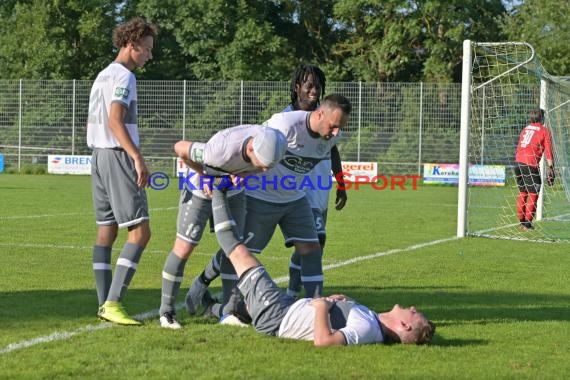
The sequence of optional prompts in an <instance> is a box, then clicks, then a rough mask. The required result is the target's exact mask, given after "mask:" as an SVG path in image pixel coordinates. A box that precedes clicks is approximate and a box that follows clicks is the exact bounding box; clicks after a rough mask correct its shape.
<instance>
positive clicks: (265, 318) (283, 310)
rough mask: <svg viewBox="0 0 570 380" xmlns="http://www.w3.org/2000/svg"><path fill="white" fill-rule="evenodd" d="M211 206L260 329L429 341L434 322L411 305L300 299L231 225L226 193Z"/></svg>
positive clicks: (320, 339)
mask: <svg viewBox="0 0 570 380" xmlns="http://www.w3.org/2000/svg"><path fill="white" fill-rule="evenodd" d="M212 209H213V214H214V224H215V226H216V235H217V238H218V241H219V242H220V244H221V245H222V248H223V249H224V252H225V253H226V256H227V257H228V258H229V259H230V261H231V263H232V264H233V266H234V268H235V270H236V273H237V275H238V276H239V282H238V288H239V290H240V292H241V293H242V294H243V296H244V300H245V304H246V307H247V310H248V312H249V314H250V316H251V321H252V324H253V326H254V327H255V329H256V330H257V331H258V332H260V333H263V334H267V335H275V336H278V337H281V338H291V339H302V340H312V341H313V343H314V345H315V346H332V345H348V344H370V343H416V344H425V343H429V342H430V341H431V339H432V337H433V334H434V332H435V325H434V324H433V323H432V322H431V321H429V320H428V319H427V318H426V317H425V316H424V315H423V314H422V313H419V312H418V311H417V310H416V308H415V307H413V306H412V307H408V308H402V307H400V306H399V305H394V307H393V308H392V310H390V311H387V312H383V313H376V312H374V311H372V310H370V309H369V308H367V307H366V306H364V305H361V304H359V303H357V302H355V301H354V300H352V299H350V298H348V297H346V296H344V295H338V294H337V295H332V296H328V297H319V298H314V299H311V298H303V299H300V300H295V299H294V298H292V297H291V296H288V295H287V294H286V293H285V292H284V291H282V290H281V289H280V288H279V287H278V286H277V285H276V284H275V282H274V281H273V280H272V279H271V277H270V276H269V274H268V273H267V271H266V270H265V268H264V267H263V265H261V263H260V262H259V261H258V260H257V258H256V257H255V256H254V255H252V254H251V253H250V252H249V250H248V249H247V247H246V246H245V245H244V244H243V243H241V242H240V241H239V239H238V236H239V234H238V233H237V232H238V231H237V230H236V229H232V228H231V223H228V221H231V215H230V213H229V207H228V203H227V198H226V194H225V193H223V192H221V191H214V192H213V198H212ZM223 226H227V227H223Z"/></svg>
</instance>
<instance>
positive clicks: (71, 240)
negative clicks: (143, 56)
mask: <svg viewBox="0 0 570 380" xmlns="http://www.w3.org/2000/svg"><path fill="white" fill-rule="evenodd" d="M176 187H177V186H176V181H175V180H174V181H173V182H171V185H170V187H169V188H167V189H166V190H163V191H154V190H148V197H149V205H150V207H151V229H152V232H153V236H152V239H151V242H150V244H149V246H148V247H147V250H146V251H145V254H144V255H143V258H142V260H141V262H140V264H139V266H138V271H137V273H136V275H135V277H134V279H133V282H132V283H131V286H130V288H129V290H128V292H127V295H126V297H125V301H124V303H125V306H126V308H127V310H128V311H129V313H130V314H132V315H146V316H149V318H148V319H146V320H145V322H144V325H143V326H141V327H120V326H113V327H109V325H108V324H103V323H101V322H99V321H97V319H96V311H97V299H96V294H95V290H94V279H93V274H92V271H91V247H92V244H93V242H94V238H95V223H94V216H93V210H92V204H91V191H90V178H89V177H85V176H55V175H11V174H0V378H2V379H44V378H45V379H66V378H70V379H91V378H93V379H102V378H106V379H107V378H108V379H138V378H145V379H160V378H165V379H166V378H171V379H172V378H174V379H177V378H190V379H218V378H228V379H234V378H235V379H243V378H263V379H292V378H301V379H328V378H330V379H339V378H355V379H356V378H386V379H390V378H398V379H419V378H429V379H497V378H500V379H562V378H567V376H568V374H569V373H570V364H569V363H570V361H569V360H568V358H569V357H570V342H569V340H570V339H569V338H570V281H568V270H569V268H570V254H569V246H568V245H565V244H545V243H542V244H539V243H528V242H518V241H506V240H491V239H484V238H465V239H461V240H457V239H455V238H454V236H455V233H456V216H457V189H456V188H454V187H441V186H424V185H420V186H419V187H418V188H417V190H415V191H414V190H411V186H410V187H408V189H407V190H405V191H404V190H394V191H389V190H384V191H377V190H373V189H372V188H370V187H369V186H363V187H362V188H361V189H360V190H355V189H351V190H349V194H348V195H349V200H348V203H347V206H346V208H345V209H344V210H342V211H340V212H338V211H335V210H334V208H333V207H332V202H333V201H334V194H333V196H332V197H331V198H333V199H331V209H330V210H329V219H328V228H327V230H328V240H327V247H326V249H325V255H324V264H325V266H326V271H325V287H326V289H327V292H342V293H346V294H348V295H350V296H353V297H355V298H356V299H357V300H359V301H361V302H362V303H364V304H366V305H368V306H370V307H371V308H372V309H374V310H376V311H383V310H386V309H388V308H390V307H391V306H392V305H393V304H394V303H400V304H402V305H410V304H414V305H416V306H417V307H418V308H419V309H421V310H422V311H424V312H425V313H426V315H427V316H428V317H429V318H430V319H432V320H433V321H434V322H435V323H436V324H437V332H436V337H435V339H434V342H433V344H432V345H430V346H402V345H396V346H383V345H374V346H357V347H328V348H320V349H317V348H314V347H313V346H312V345H311V344H310V343H308V342H300V341H289V340H282V339H278V338H273V337H266V336H262V335H259V334H257V333H255V332H254V331H253V330H252V329H250V328H238V327H233V326H222V325H218V324H216V323H215V321H212V320H209V319H206V318H204V317H196V316H188V315H187V314H186V312H185V311H184V310H183V309H181V310H180V311H179V315H178V316H179V320H180V322H181V323H182V324H183V325H184V328H183V329H182V330H178V331H171V330H164V329H161V328H160V327H159V325H158V317H157V309H158V307H159V304H160V286H161V271H162V266H163V264H164V260H165V258H166V256H167V254H168V252H169V251H170V248H171V246H172V242H173V239H174V236H175V225H176V215H177V202H178V191H177V189H176ZM124 239H125V233H124V232H121V233H120V235H119V238H118V241H117V243H116V245H115V250H114V258H115V257H116V255H117V253H118V248H119V247H121V246H122V243H123V242H124ZM215 249H216V242H215V237H214V235H211V234H208V233H207V234H205V236H204V239H203V241H202V243H201V244H200V245H199V246H198V248H197V249H196V251H195V252H194V254H193V255H192V257H191V258H190V260H189V261H188V264H187V266H186V272H185V281H184V283H183V286H182V289H181V292H180V295H179V298H180V299H179V301H180V302H182V301H183V296H184V294H185V292H186V290H187V288H188V286H189V284H190V281H191V279H192V278H193V277H194V276H195V275H197V274H198V273H199V272H200V271H201V269H202V268H203V266H204V264H205V263H206V261H207V260H209V258H210V255H211V254H212V253H213V252H214V251H215ZM290 253H291V252H290V251H289V250H287V249H285V248H284V246H283V238H282V236H281V234H280V232H277V233H276V234H275V236H274V239H273V240H272V242H271V244H270V246H269V247H268V248H267V249H266V250H265V251H264V252H263V253H262V254H261V256H260V259H261V261H262V262H263V263H264V264H265V265H266V266H267V268H268V270H269V272H270V273H271V274H272V275H273V276H274V277H275V278H278V279H281V282H280V285H282V286H285V282H284V281H283V279H284V278H285V277H286V276H287V264H288V260H289V256H290ZM219 287H220V283H219V281H216V282H214V284H213V288H214V291H215V290H217V289H218V290H219Z"/></svg>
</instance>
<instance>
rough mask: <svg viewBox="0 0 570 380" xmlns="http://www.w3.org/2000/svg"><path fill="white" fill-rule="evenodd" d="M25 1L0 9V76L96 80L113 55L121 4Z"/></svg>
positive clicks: (92, 0) (89, 0) (85, 0)
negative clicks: (98, 73)
mask: <svg viewBox="0 0 570 380" xmlns="http://www.w3.org/2000/svg"><path fill="white" fill-rule="evenodd" d="M120 3H122V1H109V0H67V1H63V0H27V1H18V2H14V1H12V2H7V3H5V4H3V6H2V7H0V55H1V56H2V58H3V59H2V60H0V78H2V79H20V78H25V79H92V78H93V77H94V76H95V75H96V74H97V72H98V71H100V70H101V67H103V66H104V65H105V64H106V63H107V62H108V61H109V57H110V56H111V55H112V43H111V32H112V29H113V27H114V26H115V19H116V12H117V9H118V8H117V6H118V4H120Z"/></svg>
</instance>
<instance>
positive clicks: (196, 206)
mask: <svg viewBox="0 0 570 380" xmlns="http://www.w3.org/2000/svg"><path fill="white" fill-rule="evenodd" d="M234 194H235V195H233V194H232V196H229V197H228V204H229V208H230V213H231V215H232V218H233V219H234V220H235V222H236V226H237V229H238V231H239V232H240V234H242V233H243V227H244V224H245V191H241V192H238V193H234ZM211 215H212V201H211V200H210V199H205V198H201V197H198V196H196V195H195V194H193V193H192V191H190V190H187V189H184V190H182V193H181V194H180V203H179V206H178V220H177V223H176V237H178V238H180V239H182V240H184V241H187V242H188V243H190V244H192V245H198V243H199V242H200V240H201V239H202V234H203V233H204V228H205V226H206V223H207V222H208V219H210V216H211ZM240 237H241V236H240Z"/></svg>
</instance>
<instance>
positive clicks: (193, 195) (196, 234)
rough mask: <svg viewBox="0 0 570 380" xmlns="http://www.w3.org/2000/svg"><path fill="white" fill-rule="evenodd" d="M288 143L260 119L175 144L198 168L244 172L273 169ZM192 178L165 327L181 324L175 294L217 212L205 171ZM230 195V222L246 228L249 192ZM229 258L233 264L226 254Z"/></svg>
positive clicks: (169, 264)
mask: <svg viewBox="0 0 570 380" xmlns="http://www.w3.org/2000/svg"><path fill="white" fill-rule="evenodd" d="M286 148H287V140H286V139H285V136H284V135H283V134H282V133H281V132H279V131H278V130H276V129H272V128H266V127H263V126H260V125H240V126H237V127H233V128H228V129H224V130H222V131H220V132H218V133H216V134H215V135H214V136H212V137H211V138H210V139H209V140H208V142H207V143H205V144H204V143H199V142H192V141H184V140H182V141H179V142H177V143H176V145H175V146H174V150H175V151H176V154H177V155H178V156H179V157H181V158H182V159H183V160H184V162H185V163H186V164H187V165H188V166H189V167H190V168H191V169H192V170H193V171H194V172H195V173H204V174H212V175H237V176H241V177H244V176H247V175H248V174H253V173H258V172H262V171H266V170H269V169H270V168H272V167H273V166H274V165H276V164H277V163H278V162H279V160H281V158H282V157H283V154H284V153H285V149H286ZM190 180H191V183H188V184H186V186H185V188H184V189H183V190H182V194H181V198H180V205H179V209H178V221H177V227H176V239H175V241H174V245H173V247H172V250H171V252H170V254H169V255H168V257H167V259H166V262H165V263H164V268H163V270H162V293H161V294H162V295H161V303H160V310H159V312H160V325H161V327H164V328H171V329H179V328H181V327H182V326H181V325H180V323H179V322H178V321H177V320H176V309H175V304H176V296H177V294H178V291H179V289H180V284H181V282H182V280H183V278H184V267H185V266H186V261H187V260H188V258H189V257H190V254H191V253H192V251H193V250H194V248H195V247H196V246H197V245H198V243H199V242H200V240H201V238H202V234H203V232H204V227H205V225H206V222H207V221H208V219H209V218H210V216H211V215H212V201H211V200H210V197H209V195H206V194H205V192H206V193H210V192H211V190H212V189H211V188H208V189H206V188H204V186H202V183H203V182H204V181H201V179H200V174H198V175H194V176H193V177H191V178H190ZM187 185H191V186H187ZM213 187H215V185H214V186H213ZM204 191H205V192H204ZM227 196H228V199H229V202H228V203H229V205H230V206H229V207H230V213H231V217H232V219H231V221H230V222H229V223H230V224H232V225H235V227H236V229H237V230H238V231H239V233H240V234H241V231H242V229H243V227H244V222H245V192H244V191H243V188H241V189H234V190H229V191H228V194H227ZM240 239H241V235H240ZM224 264H227V265H228V266H230V267H231V264H230V263H229V261H228V260H227V259H226V260H224V262H223V263H222V265H224ZM224 269H225V268H224ZM231 270H232V271H233V268H231Z"/></svg>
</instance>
